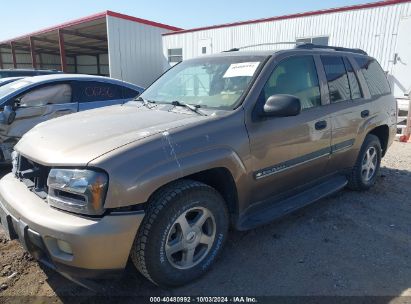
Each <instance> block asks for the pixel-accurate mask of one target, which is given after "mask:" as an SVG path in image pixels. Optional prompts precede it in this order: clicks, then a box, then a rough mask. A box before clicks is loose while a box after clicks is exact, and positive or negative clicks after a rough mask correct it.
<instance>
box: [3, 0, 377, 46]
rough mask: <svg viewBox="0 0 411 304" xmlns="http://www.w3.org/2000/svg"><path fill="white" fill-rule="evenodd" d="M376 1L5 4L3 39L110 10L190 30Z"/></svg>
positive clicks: (46, 0) (55, 0) (25, 0)
mask: <svg viewBox="0 0 411 304" xmlns="http://www.w3.org/2000/svg"><path fill="white" fill-rule="evenodd" d="M370 1H371V2H372V1H377V0H327V1H324V0H310V1H307V0H289V1H274V0H203V1H195V0H178V1H170V0H169V1H166V0H150V1H141V0H134V1H133V0H66V1H59V0H38V1H33V0H12V1H7V5H3V6H2V10H1V14H0V29H1V30H0V41H2V40H6V39H9V38H13V37H16V36H19V35H23V34H27V33H30V32H34V31H36V30H41V29H43V28H46V27H49V26H54V25H57V24H60V23H64V22H66V21H70V20H73V19H77V18H81V17H84V16H88V15H92V14H95V13H99V12H103V11H106V10H112V11H115V12H119V13H123V14H127V15H132V16H136V17H140V18H144V19H149V20H152V21H157V22H161V23H165V24H169V25H173V26H177V27H181V28H184V29H189V28H194V27H201V26H208V25H215V24H221V23H229V22H236V21H242V20H250V19H259V18H265V17H273V16H280V15H286V14H292V13H301V12H305V11H311V10H318V9H326V8H332V7H340V6H347V5H354V4H360V3H367V2H370ZM3 4H5V3H3Z"/></svg>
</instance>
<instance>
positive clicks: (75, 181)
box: [47, 169, 108, 215]
mask: <svg viewBox="0 0 411 304" xmlns="http://www.w3.org/2000/svg"><path fill="white" fill-rule="evenodd" d="M47 186H48V195H47V201H48V203H49V204H50V205H51V206H54V207H56V208H60V209H63V210H67V211H71V212H75V213H81V214H88V215H101V214H102V213H103V212H104V207H103V205H104V199H105V196H106V192H107V186H108V177H107V174H106V173H104V172H99V171H93V170H80V169H51V170H50V173H49V176H48V179H47Z"/></svg>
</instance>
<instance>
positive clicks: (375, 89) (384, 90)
mask: <svg viewBox="0 0 411 304" xmlns="http://www.w3.org/2000/svg"><path fill="white" fill-rule="evenodd" d="M355 61H356V62H357V64H358V65H359V66H360V69H361V72H362V73H363V75H364V78H365V81H366V82H367V85H368V88H369V89H370V94H371V96H373V97H374V96H380V95H385V94H389V93H391V88H390V85H389V84H388V81H387V77H386V76H385V73H384V71H383V70H382V68H381V66H380V65H379V63H378V62H377V61H376V60H375V59H372V58H366V57H355Z"/></svg>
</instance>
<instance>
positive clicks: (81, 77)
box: [24, 73, 142, 88]
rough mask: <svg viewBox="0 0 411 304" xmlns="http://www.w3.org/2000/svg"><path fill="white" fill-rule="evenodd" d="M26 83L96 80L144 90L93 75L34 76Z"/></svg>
mask: <svg viewBox="0 0 411 304" xmlns="http://www.w3.org/2000/svg"><path fill="white" fill-rule="evenodd" d="M24 80H25V81H28V82H30V83H31V84H40V83H47V82H53V81H61V80H96V81H104V82H109V83H115V84H120V85H121V84H124V85H125V86H127V87H133V88H142V87H141V86H137V85H135V84H132V83H129V82H126V81H121V80H118V79H114V78H110V77H104V76H93V75H86V74H63V73H59V74H50V75H41V76H32V77H25V78H24Z"/></svg>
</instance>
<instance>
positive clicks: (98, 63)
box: [96, 55, 101, 75]
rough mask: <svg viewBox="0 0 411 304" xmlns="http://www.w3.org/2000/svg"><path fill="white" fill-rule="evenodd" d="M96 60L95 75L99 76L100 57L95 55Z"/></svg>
mask: <svg viewBox="0 0 411 304" xmlns="http://www.w3.org/2000/svg"><path fill="white" fill-rule="evenodd" d="M96 59H97V75H101V69H100V55H96Z"/></svg>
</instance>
